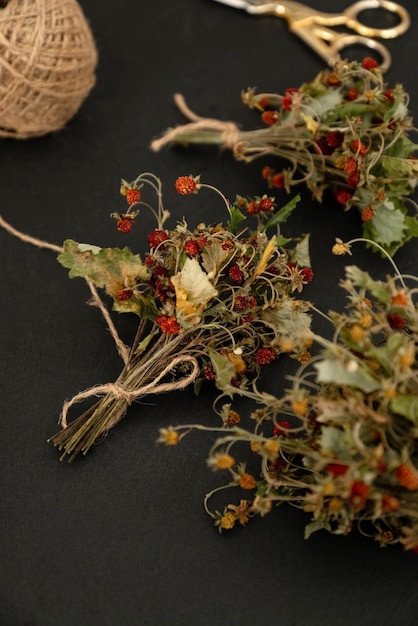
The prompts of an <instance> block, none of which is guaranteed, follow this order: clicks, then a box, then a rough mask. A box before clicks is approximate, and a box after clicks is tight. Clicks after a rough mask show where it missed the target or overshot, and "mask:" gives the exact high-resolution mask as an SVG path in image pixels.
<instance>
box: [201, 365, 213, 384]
mask: <svg viewBox="0 0 418 626" xmlns="http://www.w3.org/2000/svg"><path fill="white" fill-rule="evenodd" d="M203 376H204V377H205V378H206V380H214V379H215V372H214V369H213V367H212V365H211V364H210V363H208V364H207V365H205V367H204V368H203Z"/></svg>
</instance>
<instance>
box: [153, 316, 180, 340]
mask: <svg viewBox="0 0 418 626" xmlns="http://www.w3.org/2000/svg"><path fill="white" fill-rule="evenodd" d="M155 321H156V323H157V324H158V326H159V327H160V328H161V332H162V333H164V334H166V335H178V334H179V332H180V331H181V326H180V324H179V323H178V321H177V319H176V318H175V317H170V316H169V315H159V316H158V317H156V318H155Z"/></svg>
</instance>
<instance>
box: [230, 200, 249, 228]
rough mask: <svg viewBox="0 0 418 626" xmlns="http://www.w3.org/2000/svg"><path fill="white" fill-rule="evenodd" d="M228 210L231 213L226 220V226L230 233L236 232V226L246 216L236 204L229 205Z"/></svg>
mask: <svg viewBox="0 0 418 626" xmlns="http://www.w3.org/2000/svg"><path fill="white" fill-rule="evenodd" d="M229 210H230V213H231V219H230V221H229V222H228V225H227V228H228V230H229V231H230V232H231V233H234V234H236V232H237V230H238V226H239V225H240V224H241V222H243V221H244V220H245V219H246V217H245V215H244V214H243V213H242V212H241V211H240V210H239V209H238V208H237V207H236V206H233V205H232V206H231V207H229Z"/></svg>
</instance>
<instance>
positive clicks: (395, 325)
mask: <svg viewBox="0 0 418 626" xmlns="http://www.w3.org/2000/svg"><path fill="white" fill-rule="evenodd" d="M387 319H388V322H389V326H390V327H391V328H392V329H393V330H400V329H401V328H403V327H404V326H405V319H404V318H403V317H402V315H399V314H398V313H388V316H387Z"/></svg>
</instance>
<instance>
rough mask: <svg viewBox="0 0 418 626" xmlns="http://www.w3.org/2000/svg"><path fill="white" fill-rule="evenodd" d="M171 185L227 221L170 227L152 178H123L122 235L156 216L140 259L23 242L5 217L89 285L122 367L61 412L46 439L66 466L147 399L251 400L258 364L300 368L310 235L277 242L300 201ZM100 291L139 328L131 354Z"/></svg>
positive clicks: (194, 183) (181, 182)
mask: <svg viewBox="0 0 418 626" xmlns="http://www.w3.org/2000/svg"><path fill="white" fill-rule="evenodd" d="M175 187H176V190H177V191H178V193H179V194H181V195H188V194H192V193H198V192H199V191H200V190H201V189H205V188H206V189H210V190H214V191H215V192H216V193H217V194H218V196H220V197H221V198H222V200H223V202H224V203H225V206H226V208H227V211H228V223H227V224H226V225H223V224H222V223H217V224H210V225H207V224H205V223H198V224H197V225H196V226H195V227H194V228H190V227H189V226H188V224H187V223H186V221H185V220H182V221H181V222H179V223H177V224H176V225H175V226H173V227H172V228H166V226H165V224H166V221H167V220H168V219H169V212H168V211H167V210H166V209H165V208H164V206H163V200H162V184H161V181H160V180H159V179H158V178H157V177H155V176H154V175H153V174H149V173H145V174H141V175H139V176H138V177H137V178H136V179H135V180H134V181H132V182H131V183H128V182H127V181H125V180H122V185H121V193H122V195H123V196H125V197H126V201H127V204H128V209H127V210H126V211H125V212H123V213H112V214H111V217H112V218H114V219H116V226H117V229H118V230H119V231H120V232H121V233H123V235H122V236H123V237H126V233H129V232H131V231H132V230H133V229H134V227H135V221H136V220H138V219H139V216H140V214H141V211H143V210H145V209H149V210H151V212H152V213H153V215H154V217H155V219H156V227H155V228H154V229H153V230H152V231H151V232H150V233H149V235H148V245H149V249H148V251H147V252H146V253H145V255H144V256H143V257H141V256H140V255H139V254H137V253H135V252H133V251H132V250H131V249H130V248H129V247H123V248H101V247H98V246H96V245H90V244H84V243H78V242H76V241H73V240H67V241H65V243H64V246H63V248H62V250H60V248H58V247H57V246H53V245H52V244H46V243H45V242H39V241H38V240H33V239H32V238H30V237H27V236H26V235H23V234H22V233H18V231H16V230H14V229H13V228H12V227H10V225H7V223H5V222H4V220H2V219H1V225H2V226H3V227H5V228H7V229H8V230H9V231H10V232H12V233H13V234H15V235H17V236H20V238H21V239H24V240H26V241H30V242H31V243H34V244H35V245H38V246H40V245H43V246H44V247H49V248H52V249H53V250H57V251H59V252H60V254H59V255H58V261H59V262H60V263H61V265H63V266H64V267H65V268H67V269H69V270H70V271H69V276H70V277H71V278H74V277H82V278H84V279H85V280H86V281H87V282H88V284H89V286H90V288H91V290H92V293H93V296H94V298H95V301H96V303H98V304H99V306H100V308H101V309H102V312H103V313H104V315H105V317H106V321H107V322H108V324H109V325H110V324H112V326H111V331H112V335H113V336H114V338H115V337H116V339H115V340H116V341H117V347H118V351H119V353H120V355H121V356H122V358H123V361H124V367H123V369H122V371H121V374H120V375H119V377H118V378H117V380H116V381H115V382H112V383H106V384H104V385H98V386H95V387H92V388H90V389H86V390H84V391H81V392H80V393H78V394H76V395H75V396H74V397H73V398H72V399H71V400H69V401H67V402H65V403H64V406H63V410H62V414H61V417H60V423H61V426H62V429H61V430H60V431H59V432H57V433H56V434H55V435H54V436H52V437H51V439H50V441H51V442H52V443H53V444H54V445H55V446H57V447H58V448H59V449H60V450H61V451H62V456H61V459H67V460H69V461H72V460H73V459H74V458H75V457H76V456H77V455H78V454H79V453H81V454H86V453H87V452H88V450H89V449H90V448H91V446H92V445H93V444H94V443H96V442H97V441H98V440H99V439H100V438H101V437H102V436H103V434H105V433H107V432H108V431H109V430H110V429H112V428H113V427H114V426H115V425H116V424H117V423H118V422H119V421H120V420H121V419H122V417H123V416H124V415H125V413H126V411H127V409H128V407H129V405H130V404H131V403H132V402H134V401H135V400H137V399H139V398H141V397H144V396H146V395H147V394H156V393H161V392H167V391H174V390H176V389H184V388H185V387H186V386H188V385H189V384H191V383H194V385H195V390H196V392H198V391H199V387H200V385H201V384H202V383H203V381H204V380H212V381H214V383H215V385H216V386H217V387H218V389H219V393H220V395H222V396H225V395H226V396H228V397H233V396H235V395H236V394H239V395H243V396H249V397H251V398H255V399H257V398H258V395H257V394H256V393H255V391H254V388H253V385H254V384H255V381H256V379H257V377H258V375H259V373H260V370H261V368H262V367H263V366H264V365H266V364H267V363H270V362H272V361H274V360H275V359H276V358H278V356H279V355H280V354H281V353H285V352H286V353H292V354H293V355H294V356H295V358H298V359H302V358H303V359H306V358H307V350H306V348H307V345H308V343H309V341H308V335H309V324H310V315H309V313H308V312H309V309H310V305H309V304H308V303H307V302H304V301H301V300H300V299H298V298H296V297H295V294H298V293H299V292H300V291H302V289H303V286H304V285H305V284H306V283H308V282H310V281H311V280H312V278H313V272H312V270H311V269H310V260H309V251H308V237H307V236H304V237H301V238H299V239H295V240H290V239H287V238H285V237H284V236H283V235H282V234H281V233H280V224H281V223H282V222H283V221H285V219H286V218H287V216H288V215H289V214H290V213H291V211H292V210H293V208H294V207H295V206H296V204H297V201H298V198H295V199H294V200H292V201H291V202H290V203H289V204H288V205H286V206H285V207H283V208H281V209H280V210H276V204H275V199H274V198H273V197H268V196H267V195H266V196H263V197H256V198H244V197H241V196H237V197H236V199H235V201H234V202H233V203H230V202H229V201H228V200H227V199H226V198H225V197H224V196H223V194H222V193H221V192H220V191H219V190H217V189H215V188H214V187H212V186H210V185H207V184H204V183H202V182H201V181H200V178H199V177H198V176H197V177H193V176H181V177H179V178H178V179H177V181H176V184H175ZM146 191H148V192H151V193H152V194H155V195H156V197H157V206H156V208H154V205H153V202H155V201H150V202H148V201H146V200H145V193H146ZM247 222H248V224H247ZM251 222H253V224H254V226H255V227H254V229H253V230H251V229H250V223H251ZM97 289H101V290H104V291H105V292H106V296H107V297H110V298H111V300H112V303H113V305H112V306H113V310H114V311H117V312H119V313H128V314H131V315H133V316H136V317H137V318H139V323H138V329H137V333H136V337H135V339H134V341H133V343H132V345H131V346H125V345H124V343H123V342H122V341H121V340H120V338H119V336H118V334H117V331H116V328H115V326H114V325H113V322H112V320H111V318H110V316H109V314H108V312H107V310H106V309H105V307H104V303H103V301H102V300H101V298H100V296H99V295H98V292H97ZM290 343H291V348H289V345H290ZM94 397H96V398H98V399H97V400H96V402H95V404H93V406H90V407H89V408H88V409H87V410H86V411H84V412H83V413H82V414H81V415H79V416H78V417H76V418H75V419H72V420H70V418H69V415H70V413H71V412H72V411H74V406H75V405H78V404H79V403H82V402H84V401H85V400H87V399H91V398H94Z"/></svg>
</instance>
